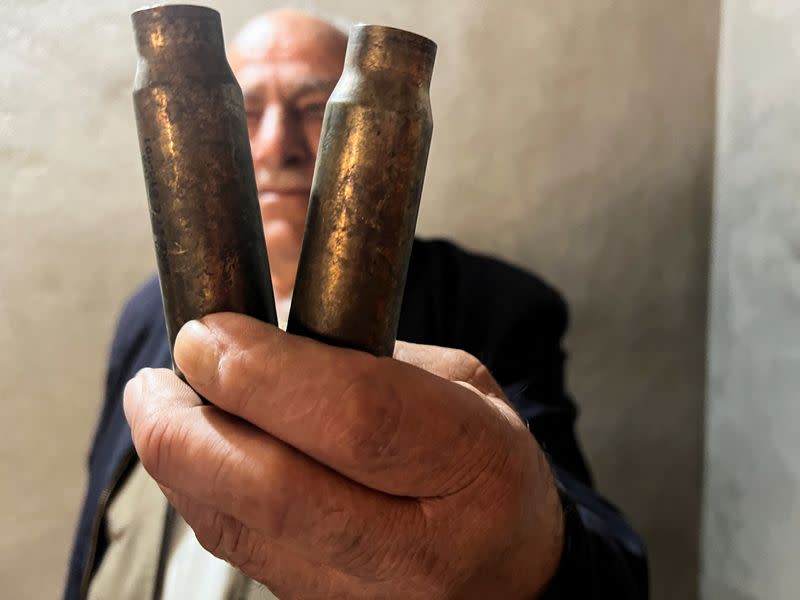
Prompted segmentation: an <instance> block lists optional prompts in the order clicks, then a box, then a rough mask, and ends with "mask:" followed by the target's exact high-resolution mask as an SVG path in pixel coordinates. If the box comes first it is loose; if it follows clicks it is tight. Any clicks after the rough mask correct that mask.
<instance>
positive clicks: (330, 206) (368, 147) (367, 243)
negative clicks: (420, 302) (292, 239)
mask: <svg viewBox="0 0 800 600" xmlns="http://www.w3.org/2000/svg"><path fill="white" fill-rule="evenodd" d="M435 57H436V44H435V43H433V42H432V41H431V40H429V39H427V38H424V37H421V36H419V35H416V34H413V33H410V32H408V31H402V30H399V29H394V28H391V27H381V26H376V25H356V26H354V27H353V28H352V29H351V31H350V39H349V42H348V46H347V55H346V58H345V65H344V70H343V72H342V76H341V78H340V80H339V82H338V83H337V85H336V88H335V89H334V91H333V93H332V95H331V97H330V100H329V101H328V105H327V107H326V110H325V117H324V121H323V124H322V135H321V139H320V146H319V151H318V154H317V163H316V167H315V171H314V180H313V183H312V187H311V198H310V202H309V210H308V218H307V221H306V230H305V237H304V240H303V249H302V253H301V256H300V264H299V269H298V274H297V282H296V284H295V289H294V295H293V298H292V307H291V312H290V317H289V326H288V329H289V331H290V332H292V333H298V334H302V335H307V336H309V337H313V338H315V339H318V340H321V341H324V342H327V343H330V344H335V345H339V346H346V347H349V348H355V349H358V350H364V351H367V352H371V353H372V354H376V355H382V356H388V355H391V354H392V352H393V349H394V343H395V337H396V335H397V326H398V321H399V318H400V306H401V302H402V298H403V289H404V287H405V280H406V273H407V271H408V262H409V258H410V255H411V246H412V243H413V239H414V231H415V228H416V221H417V213H418V210H419V201H420V195H421V193H422V184H423V181H424V178H425V168H426V166H427V161H428V149H429V147H430V141H431V133H432V130H433V121H432V118H431V106H430V96H429V87H430V81H431V75H432V73H433V63H434V59H435Z"/></svg>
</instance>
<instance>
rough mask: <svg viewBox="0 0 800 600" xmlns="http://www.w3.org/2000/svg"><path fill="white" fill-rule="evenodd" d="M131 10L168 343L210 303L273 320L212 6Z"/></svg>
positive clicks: (240, 110) (241, 115)
mask: <svg viewBox="0 0 800 600" xmlns="http://www.w3.org/2000/svg"><path fill="white" fill-rule="evenodd" d="M131 18H132V21H133V29H134V32H135V35H136V46H137V49H138V52H139V59H138V66H137V70H136V81H135V85H134V90H133V101H134V107H135V112H136V124H137V128H138V132H139V144H140V149H141V155H142V165H143V167H144V175H145V182H146V186H147V195H148V199H149V204H150V218H151V224H152V228H153V242H154V245H155V251H156V259H157V263H158V274H159V280H160V282H161V294H162V298H163V300H164V313H165V316H166V321H167V331H168V335H169V341H170V349H172V348H173V346H174V343H175V336H176V335H177V333H178V331H179V330H180V328H181V327H182V326H183V324H184V323H186V322H187V321H189V320H191V319H197V318H199V317H202V316H203V315H206V314H208V313H212V312H220V311H234V312H239V313H244V314H247V315H250V316H253V317H256V318H258V319H261V320H263V321H266V322H269V323H273V324H276V323H277V318H276V314H275V301H274V298H273V293H272V283H271V279H270V274H269V265H268V262H267V253H266V244H265V242H264V231H263V226H262V224H261V214H260V209H259V204H258V193H257V190H256V183H255V176H254V173H253V163H252V159H251V154H250V143H249V139H248V135H247V121H246V116H245V112H244V105H243V100H242V92H241V89H240V88H239V85H238V83H237V82H236V79H235V78H234V76H233V73H232V72H231V69H230V66H229V65H228V61H227V58H226V56H225V47H224V43H223V38H222V25H221V22H220V16H219V13H217V12H216V11H214V10H212V9H209V8H203V7H198V6H187V5H169V6H157V7H153V8H147V9H142V10H138V11H136V12H134V13H133V14H132V16H131ZM179 375H180V373H179Z"/></svg>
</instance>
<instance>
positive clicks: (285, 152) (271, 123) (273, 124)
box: [250, 105, 311, 169]
mask: <svg viewBox="0 0 800 600" xmlns="http://www.w3.org/2000/svg"><path fill="white" fill-rule="evenodd" d="M250 146H251V151H252V153H253V162H255V163H256V164H257V165H259V166H262V167H264V168H267V169H280V168H285V167H293V166H301V165H303V164H304V163H305V162H307V161H308V160H309V159H310V158H311V151H310V149H309V147H308V143H307V142H306V139H305V134H304V132H303V127H302V123H301V122H300V119H299V118H298V116H297V115H294V114H292V112H291V111H290V110H287V109H286V108H284V107H282V106H274V105H273V106H268V107H267V108H266V109H265V110H264V114H263V115H262V117H261V121H260V123H259V125H258V129H257V130H256V132H255V135H254V136H253V137H252V138H251V140H250Z"/></svg>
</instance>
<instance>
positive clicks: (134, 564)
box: [66, 11, 647, 599]
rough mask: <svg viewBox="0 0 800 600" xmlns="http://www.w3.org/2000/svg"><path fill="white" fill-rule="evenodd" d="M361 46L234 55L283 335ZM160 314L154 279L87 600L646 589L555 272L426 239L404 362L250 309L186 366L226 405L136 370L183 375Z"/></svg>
mask: <svg viewBox="0 0 800 600" xmlns="http://www.w3.org/2000/svg"><path fill="white" fill-rule="evenodd" d="M345 45H346V37H345V36H344V35H343V34H342V33H341V32H340V31H338V30H337V29H336V28H334V27H332V26H331V25H329V24H327V23H325V22H323V21H321V20H318V19H315V18H313V17H310V16H308V15H304V14H301V13H294V12H287V11H281V12H274V13H270V14H268V15H266V16H263V17H260V18H258V19H255V20H254V21H252V22H251V23H250V24H249V25H248V26H247V27H246V28H245V29H244V31H243V32H242V33H241V35H240V36H239V37H238V38H237V40H236V42H235V45H234V48H233V50H232V54H231V64H232V67H233V69H234V71H235V73H236V76H237V78H238V80H239V81H240V83H241V85H242V89H243V92H244V96H245V106H246V110H247V115H248V127H249V132H250V141H251V145H252V151H253V161H254V165H255V170H256V179H257V183H258V188H259V197H260V201H261V211H262V218H263V224H264V231H265V234H266V241H267V246H268V251H269V259H270V267H271V269H272V277H273V287H274V290H275V293H276V297H277V301H278V306H279V311H280V312H281V313H283V317H284V319H285V314H286V307H287V305H288V302H289V300H290V297H291V291H292V287H293V284H294V278H295V273H296V268H297V261H298V256H299V250H300V245H301V240H302V232H303V226H304V221H305V213H306V209H307V199H308V193H309V187H310V184H311V177H312V172H313V167H314V160H315V154H316V148H317V143H318V141H319V135H320V128H321V122H322V114H323V109H324V106H325V102H326V100H327V98H328V95H329V94H330V92H331V90H332V89H333V86H334V84H335V82H336V81H337V79H338V77H339V74H340V72H341V69H342V63H343V58H344V50H345ZM161 310H162V309H161V304H160V298H159V295H158V286H157V283H156V282H155V281H154V280H153V281H151V282H149V283H148V284H147V285H146V286H145V287H144V288H143V289H142V290H140V291H139V292H138V293H137V294H136V295H135V296H134V298H133V299H132V300H131V301H130V302H129V303H128V305H127V306H126V309H125V311H124V312H123V315H122V318H121V320H120V323H119V326H118V329H117V333H116V336H115V340H114V344H113V346H112V353H111V360H110V366H109V372H108V381H107V388H106V403H105V406H104V409H103V414H102V416H101V419H100V423H99V426H98V431H97V434H96V437H95V441H94V445H93V448H92V454H91V457H90V482H89V491H88V493H87V499H86V504H85V506H84V512H83V516H82V519H81V524H80V526H79V530H78V535H77V539H76V546H75V551H74V553H73V558H72V561H71V565H70V576H69V581H68V584H67V591H66V598H70V599H71V598H79V597H89V598H148V597H156V598H222V597H224V598H239V597H242V598H245V597H257V596H258V594H266V593H267V592H266V591H265V590H264V588H262V587H261V586H260V585H257V584H256V583H255V582H258V583H260V584H264V586H266V587H267V588H269V590H271V592H273V593H274V594H275V595H277V596H278V597H281V598H550V599H555V598H557V599H572V598H585V597H601V598H617V599H633V598H636V599H639V598H646V597H647V573H646V565H645V561H644V551H643V548H642V545H641V543H640V541H639V539H638V537H637V536H636V535H635V533H634V532H633V531H632V530H631V529H630V528H629V526H628V525H627V524H626V523H625V521H624V520H623V518H622V517H621V516H620V515H619V514H618V513H617V512H616V511H615V510H614V509H613V508H612V507H610V506H609V505H608V504H606V503H605V502H604V501H603V500H601V499H600V498H599V497H598V496H597V495H596V493H595V492H594V491H593V490H592V488H591V481H590V477H589V474H588V471H587V469H586V466H585V464H584V461H583V457H582V456H581V453H580V451H579V449H578V446H577V443H576V440H575V438H574V433H573V421H574V417H575V410H574V408H573V406H572V404H571V403H570V401H569V399H568V398H567V396H566V395H565V392H564V389H563V382H562V366H563V360H564V359H563V354H562V351H561V349H560V339H561V336H562V335H563V331H564V328H565V326H566V311H565V307H564V305H563V302H562V301H561V300H560V298H559V297H558V295H557V294H556V293H555V292H554V291H553V290H552V289H550V288H549V287H547V286H546V285H545V284H544V283H542V282H541V281H540V280H538V279H536V278H534V277H533V276H530V275H527V274H524V273H522V272H520V271H518V270H516V269H513V268H511V267H508V266H506V265H503V264H502V263H499V262H496V261H494V260H491V259H488V258H484V257H480V256H474V255H470V254H467V253H465V252H463V251H461V250H459V249H457V248H456V247H454V246H452V245H450V244H447V243H445V242H422V241H417V242H416V243H415V247H414V251H413V255H412V259H411V265H410V268H409V278H408V284H407V287H406V293H405V297H404V300H403V310H402V314H401V323H400V332H399V337H400V339H403V340H407V341H409V342H416V343H407V342H398V345H397V349H396V351H395V357H394V359H378V358H374V357H371V356H368V355H365V354H363V353H360V352H355V351H351V350H345V349H341V348H333V347H328V346H325V345H323V344H319V343H317V342H314V341H311V340H307V339H304V338H300V337H296V336H291V335H287V334H285V333H283V332H282V331H280V330H278V329H276V328H274V327H271V326H269V325H265V324H263V323H259V322H257V321H255V320H253V319H250V318H247V317H244V316H241V315H233V314H217V315H210V316H208V317H205V318H203V319H201V320H200V321H195V322H191V323H188V324H187V325H186V326H185V327H184V328H183V329H182V330H181V332H180V334H179V336H178V339H177V341H176V344H175V360H176V362H177V364H178V365H179V366H180V368H181V370H182V371H183V373H184V374H185V375H186V377H187V379H188V380H189V382H190V383H191V384H192V387H193V388H194V389H195V390H197V392H198V393H200V394H202V395H203V396H204V397H205V398H207V399H208V400H210V402H211V405H202V404H201V402H200V400H199V398H198V396H197V395H196V394H195V393H194V392H193V391H192V389H191V388H190V387H188V386H187V385H185V384H184V383H182V382H181V381H180V380H178V379H177V378H176V377H175V376H174V375H173V374H172V372H171V371H168V370H166V369H163V368H162V369H145V370H143V371H141V372H138V374H137V371H139V369H141V368H143V367H153V366H155V367H166V366H167V365H168V363H169V352H168V350H169V349H168V346H167V340H166V335H165V331H164V321H163V316H162V314H161ZM449 348H458V349H459V350H452V349H449ZM472 355H474V356H472ZM475 357H477V358H475ZM478 359H480V361H479V360H478ZM481 361H482V362H481ZM490 373H491V374H490ZM493 376H494V377H493ZM131 378H132V379H131ZM128 380H130V382H129V383H127V385H126V382H128ZM123 390H124V393H123ZM123 396H124V416H123ZM512 406H514V408H515V409H516V410H513V409H512V408H511V407H512ZM129 427H130V428H129ZM131 437H132V443H133V445H135V449H136V453H134V452H133V450H132V444H131ZM137 454H138V457H140V459H141V462H138V461H137V459H136V455H137ZM147 473H149V476H148V474H147ZM150 476H152V479H151V477H150ZM153 480H154V481H155V482H157V485H158V487H156V484H155V483H153ZM159 488H160V491H161V492H163V494H164V495H165V496H166V498H167V499H168V500H169V502H170V503H171V505H172V506H173V507H174V510H168V511H166V513H165V511H164V506H165V502H164V500H163V496H162V495H161V493H160V492H159ZM165 514H166V518H165ZM198 542H199V544H198ZM201 545H202V547H201ZM203 548H205V550H204V549H203ZM206 550H207V551H206ZM212 555H213V556H212ZM214 557H218V558H214ZM220 559H221V560H220ZM226 561H227V562H226ZM231 565H232V566H231Z"/></svg>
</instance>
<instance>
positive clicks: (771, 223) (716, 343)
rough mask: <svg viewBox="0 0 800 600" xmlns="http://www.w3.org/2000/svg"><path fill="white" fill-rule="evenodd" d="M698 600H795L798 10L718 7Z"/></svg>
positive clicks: (763, 3)
mask: <svg viewBox="0 0 800 600" xmlns="http://www.w3.org/2000/svg"><path fill="white" fill-rule="evenodd" d="M723 6H724V19H723V30H722V43H721V49H722V50H721V63H720V82H719V94H720V96H719V124H718V131H719V133H718V138H717V139H718V160H717V190H716V197H715V200H714V202H715V205H714V230H713V235H714V254H713V262H712V286H711V296H710V297H711V313H710V322H709V330H710V337H709V355H710V357H709V385H708V396H709V405H708V415H707V419H708V426H707V432H708V433H707V436H708V437H707V444H706V448H707V449H706V484H705V499H704V511H703V516H704V519H703V521H704V536H703V578H702V582H703V584H702V589H703V597H704V598H705V600H716V599H718V598H719V599H724V600H755V599H761V598H769V599H770V600H795V599H796V598H799V597H800V569H798V565H797V557H798V554H800V536H798V533H800V397H799V396H798V390H800V368H799V367H800V4H798V3H797V2H796V1H795V0H769V1H767V0H738V1H736V2H732V1H728V2H725V3H724V5H723Z"/></svg>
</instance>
